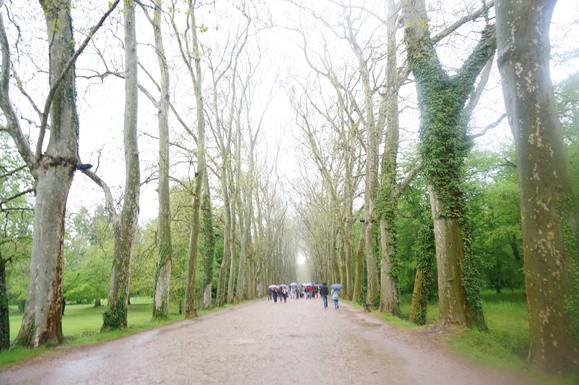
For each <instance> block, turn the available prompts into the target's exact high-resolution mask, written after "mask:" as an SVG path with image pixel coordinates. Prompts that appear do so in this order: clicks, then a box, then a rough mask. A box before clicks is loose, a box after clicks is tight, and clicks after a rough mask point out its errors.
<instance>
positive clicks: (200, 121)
mask: <svg viewBox="0 0 579 385" xmlns="http://www.w3.org/2000/svg"><path fill="white" fill-rule="evenodd" d="M189 17H190V18H191V26H193V28H192V29H191V37H192V40H193V41H192V43H193V55H194V60H195V75H196V76H195V84H194V87H195V104H196V108H197V172H196V173H195V191H194V193H193V214H192V220H191V237H190V239H189V265H188V270H187V286H186V287H185V318H191V317H197V306H196V297H197V295H196V281H197V255H198V250H197V248H198V247H197V246H198V243H199V233H200V221H201V219H200V216H201V214H200V210H201V200H202V199H203V196H202V194H203V184H204V182H205V173H206V172H207V161H206V158H205V114H204V112H203V91H202V88H201V85H202V78H201V52H200V51H199V42H198V39H197V22H196V20H195V8H194V6H193V2H192V1H191V0H189Z"/></svg>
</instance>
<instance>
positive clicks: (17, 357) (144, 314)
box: [0, 298, 182, 369]
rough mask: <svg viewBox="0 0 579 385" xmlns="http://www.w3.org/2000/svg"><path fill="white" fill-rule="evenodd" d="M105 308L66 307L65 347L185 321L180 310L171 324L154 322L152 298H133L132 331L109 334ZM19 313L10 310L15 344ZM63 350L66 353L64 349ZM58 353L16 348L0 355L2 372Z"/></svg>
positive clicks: (64, 318)
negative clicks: (103, 331) (103, 323)
mask: <svg viewBox="0 0 579 385" xmlns="http://www.w3.org/2000/svg"><path fill="white" fill-rule="evenodd" d="M103 305H105V306H101V307H94V305H93V304H90V305H66V308H65V312H64V316H63V317H62V332H63V334H64V337H65V342H64V344H63V345H62V346H63V347H64V348H66V347H67V346H80V345H88V344H92V343H97V342H102V341H110V340H113V339H116V338H119V337H122V336H124V335H128V334H133V333H136V332H139V331H142V330H146V329H152V328H155V327H157V326H159V325H161V324H166V323H169V322H173V321H177V320H181V319H182V318H181V316H179V315H178V314H177V311H176V310H177V309H171V310H175V311H174V312H172V313H171V314H170V316H169V318H168V319H167V320H163V321H152V320H151V315H152V313H153V302H152V299H151V298H131V305H129V314H128V323H129V327H128V328H127V329H122V330H113V331H109V332H105V333H100V328H101V326H102V322H103V318H102V313H103V312H104V311H105V309H106V301H105V302H104V303H103ZM15 313H17V308H16V307H15V306H14V307H12V306H11V307H10V340H12V341H13V340H14V339H15V338H16V336H17V335H18V331H19V329H20V324H21V323H22V314H15ZM60 350H62V349H60ZM54 353H55V351H54V350H52V349H51V348H50V347H44V348H40V349H34V350H29V349H23V348H16V349H12V350H9V351H4V352H0V369H1V368H2V367H5V366H7V365H10V364H13V363H15V362H20V361H23V360H26V359H29V358H32V357H36V356H39V355H45V354H54Z"/></svg>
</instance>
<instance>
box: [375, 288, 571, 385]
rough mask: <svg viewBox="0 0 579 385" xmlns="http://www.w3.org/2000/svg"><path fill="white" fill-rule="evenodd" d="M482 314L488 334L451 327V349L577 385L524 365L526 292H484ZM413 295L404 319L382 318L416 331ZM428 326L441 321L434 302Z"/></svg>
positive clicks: (403, 305) (404, 301)
mask: <svg viewBox="0 0 579 385" xmlns="http://www.w3.org/2000/svg"><path fill="white" fill-rule="evenodd" d="M481 297H482V300H483V312H484V315H485V318H486V321H487V325H488V327H489V332H488V333H485V332H481V331H479V330H476V329H465V328H449V333H447V334H446V336H445V337H444V340H443V343H445V344H446V345H447V346H448V347H449V348H450V350H452V351H454V352H456V353H458V354H459V355H461V356H463V357H465V358H466V359H468V360H470V361H471V362H474V363H476V364H478V365H482V366H486V367H493V368H503V369H506V370H515V371H518V372H521V371H522V370H525V371H527V372H528V373H529V375H532V376H533V377H535V379H537V378H539V379H540V382H541V383H545V384H558V385H563V384H576V383H577V380H578V378H577V377H562V376H554V375H548V374H545V373H537V372H535V371H533V370H530V369H529V368H528V367H527V366H526V363H525V359H526V355H527V352H528V350H529V321H528V311H527V303H526V299H525V293H524V291H523V290H518V291H514V292H503V293H501V294H498V293H496V292H495V291H483V292H482V293H481ZM411 299H412V298H411V296H410V295H405V296H402V297H401V298H400V311H401V314H402V317H401V318H397V317H392V316H388V315H383V316H382V318H383V319H385V320H387V321H388V322H390V323H392V324H393V325H394V326H397V327H400V328H405V329H409V328H413V327H416V325H414V326H411V325H413V324H412V323H411V322H409V321H408V317H409V314H410V301H411ZM426 318H427V325H426V326H425V327H429V325H433V324H435V323H436V322H437V319H438V303H437V302H432V303H429V304H428V308H427V315H426Z"/></svg>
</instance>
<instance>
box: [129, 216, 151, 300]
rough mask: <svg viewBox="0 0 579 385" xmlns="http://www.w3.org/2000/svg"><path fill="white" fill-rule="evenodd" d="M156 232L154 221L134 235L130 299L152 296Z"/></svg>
mask: <svg viewBox="0 0 579 385" xmlns="http://www.w3.org/2000/svg"><path fill="white" fill-rule="evenodd" d="M156 230H157V226H156V221H152V222H150V223H148V224H146V225H145V226H144V228H143V229H139V230H138V231H137V233H136V234H135V244H134V245H133V257H132V262H131V288H130V295H131V297H132V296H140V297H152V296H153V292H154V290H155V272H156V270H157V252H158V250H157V246H158V243H157V231H156Z"/></svg>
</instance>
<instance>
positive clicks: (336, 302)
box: [332, 289, 340, 309]
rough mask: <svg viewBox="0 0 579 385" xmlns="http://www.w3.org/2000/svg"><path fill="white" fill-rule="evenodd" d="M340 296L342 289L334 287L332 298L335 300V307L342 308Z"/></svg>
mask: <svg viewBox="0 0 579 385" xmlns="http://www.w3.org/2000/svg"><path fill="white" fill-rule="evenodd" d="M339 296H340V290H337V289H332V299H333V300H334V309H339V308H340V304H339V303H338V298H339Z"/></svg>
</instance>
